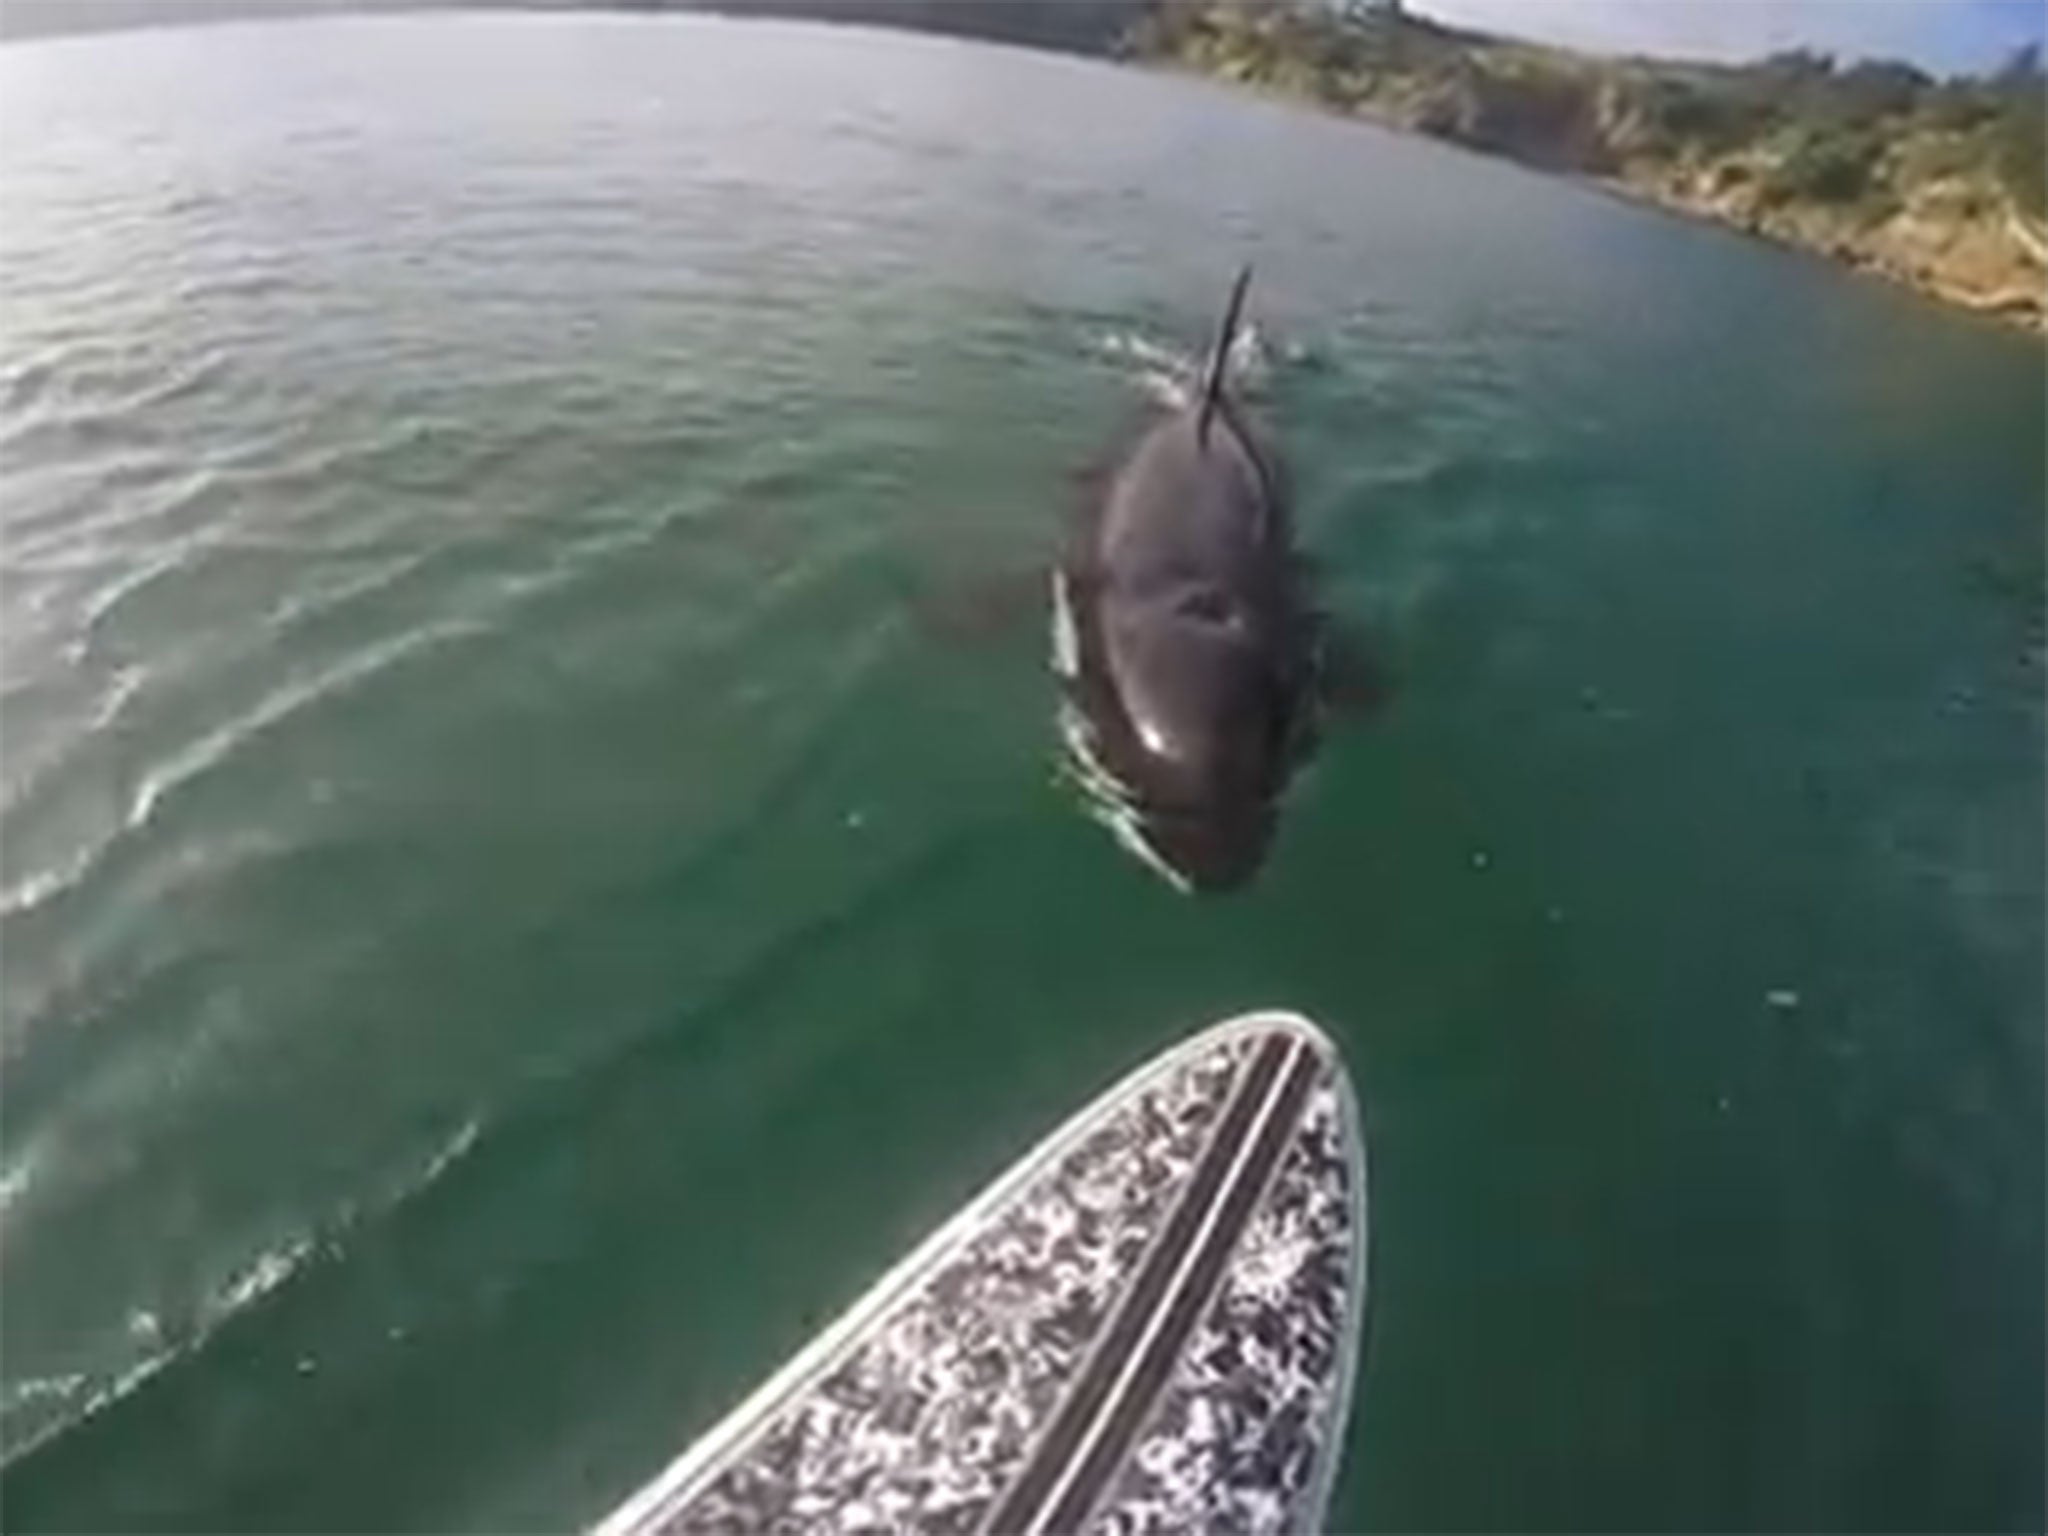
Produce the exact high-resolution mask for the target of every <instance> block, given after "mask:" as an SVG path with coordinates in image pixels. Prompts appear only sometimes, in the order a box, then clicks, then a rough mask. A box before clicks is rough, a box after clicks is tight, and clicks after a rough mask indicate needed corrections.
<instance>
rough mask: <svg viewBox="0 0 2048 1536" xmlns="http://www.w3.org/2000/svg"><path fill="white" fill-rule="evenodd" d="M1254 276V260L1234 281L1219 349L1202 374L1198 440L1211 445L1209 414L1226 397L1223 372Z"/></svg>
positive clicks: (1215, 351) (1220, 334) (1242, 269)
mask: <svg viewBox="0 0 2048 1536" xmlns="http://www.w3.org/2000/svg"><path fill="white" fill-rule="evenodd" d="M1251 280H1252V269H1251V263H1250V262H1246V263H1245V264H1244V265H1243V266H1241V267H1239V268H1238V269H1237V281H1236V282H1234V283H1232V284H1231V285H1230V302H1229V304H1227V305H1226V306H1224V310H1223V325H1222V328H1221V329H1220V330H1218V331H1217V333H1216V347H1215V350H1214V351H1212V352H1211V353H1210V354H1209V370H1208V372H1207V373H1206V374H1204V375H1203V378H1202V394H1201V399H1200V401H1199V403H1198V405H1197V408H1196V415H1195V443H1196V445H1197V446H1198V447H1202V448H1206V447H1208V446H1209V418H1210V417H1212V416H1214V415H1215V414H1216V404H1217V402H1218V401H1219V400H1220V399H1222V397H1223V375H1224V374H1225V372H1227V371H1228V369H1229V366H1230V344H1231V343H1232V342H1234V341H1236V340H1237V317H1238V314H1239V312H1240V311H1242V310H1243V308H1244V291H1245V289H1246V288H1247V287H1249V286H1250V284H1251Z"/></svg>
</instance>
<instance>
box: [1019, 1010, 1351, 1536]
mask: <svg viewBox="0 0 2048 1536" xmlns="http://www.w3.org/2000/svg"><path fill="white" fill-rule="evenodd" d="M1322 1065H1323V1063H1322V1059H1321V1055H1320V1053H1319V1052H1318V1051H1316V1049H1315V1048H1314V1047H1313V1046H1312V1045H1310V1044H1309V1043H1308V1042H1307V1041H1306V1040H1304V1039H1302V1038H1301V1037H1299V1036H1297V1035H1294V1034H1291V1033H1288V1032H1284V1031H1275V1032H1274V1033H1272V1034H1270V1035H1268V1036H1267V1037H1266V1038H1265V1040H1264V1041H1262V1042H1261V1044H1260V1046H1259V1049H1258V1051H1257V1053H1256V1054H1255V1055H1254V1056H1253V1059H1252V1063H1251V1066H1250V1068H1249V1069H1248V1070H1247V1071H1246V1072H1245V1074H1244V1077H1243V1080H1242V1082H1241V1083H1240V1084H1239V1086H1238V1089H1237V1091H1236V1093H1235V1095H1234V1096H1233V1097H1232V1099H1231V1102H1230V1105H1229V1107H1228V1109H1227V1110H1226V1111H1225V1113H1224V1116H1223V1118H1222V1120H1221V1121H1220V1122H1219V1123H1218V1125H1217V1128H1216V1133H1215V1135H1214V1136H1213V1138H1212V1139H1211V1140H1210V1142H1209V1146H1208V1148H1207V1149H1206V1151H1205V1152H1204V1153H1203V1155H1202V1160H1201V1163H1200V1165H1199V1166H1198V1167H1197V1168H1196V1170H1195V1174H1194V1177H1193V1178H1192V1179H1191V1180H1190V1181H1189V1183H1188V1188H1187V1191H1186V1193H1185V1194H1184V1195H1183V1196H1182V1198H1181V1201H1180V1204H1179V1205H1178V1206H1177V1207H1176V1208H1175V1210H1174V1213H1173V1216H1172V1218H1171V1220H1170V1221H1169V1222H1168V1224H1167V1227H1166V1230H1165V1231H1164V1232H1163V1233H1162V1234H1161V1235H1160V1239H1159V1241H1158V1243H1157V1244H1156V1245H1155V1246H1154V1248H1153V1250H1152V1252H1151V1254H1150V1255H1148V1256H1147V1258H1146V1260H1145V1263H1144V1265H1143V1267H1142V1268H1141V1269H1140V1271H1139V1274H1138V1278H1137V1280H1136V1282H1135V1283H1134V1284H1133V1285H1132V1287H1131V1290H1130V1292H1129V1294H1128V1295H1127V1296H1126V1298H1125V1300H1124V1303H1123V1305H1122V1307H1120V1308H1119V1309H1118V1312H1117V1315H1116V1318H1115V1320H1114V1321H1113V1322H1112V1323H1111V1325H1110V1327H1109V1329H1108V1331H1107V1332H1106V1333H1105V1335H1104V1337H1103V1340H1102V1343H1101V1345H1100V1346H1099V1347H1098V1349H1097V1351H1096V1353H1095V1355H1094V1357H1093V1359H1091V1361H1090V1362H1089V1364H1088V1366H1087V1368H1086V1369H1085V1370H1084V1371H1083V1372H1082V1376H1081V1379H1080V1381H1079V1382H1077V1383H1076V1384H1075V1387H1074V1389H1073V1391H1072V1393H1071V1394H1070V1395H1069V1397H1068V1399H1067V1401H1066V1402H1065V1403H1064V1404H1062V1405H1061V1408H1060V1411H1059V1414H1058V1415H1057V1417H1056V1418H1055V1419H1054V1421H1053V1424H1052V1427H1051V1428H1050V1429H1049V1430H1048V1431H1047V1433H1046V1436H1045V1438H1044V1439H1043V1440H1042V1441H1041V1442H1040V1443H1039V1445H1038V1447H1037V1449H1036V1450H1035V1451H1034V1452H1033V1454H1032V1457H1031V1460H1030V1462H1029V1463H1028V1464H1027V1465H1026V1467H1025V1469H1024V1471H1023V1472H1022V1473H1021V1474H1020V1475H1019V1476H1018V1478H1017V1480H1016V1481H1015V1482H1014V1483H1012V1484H1011V1485H1010V1488H1009V1491H1008V1492H1007V1493H1006V1494H1005V1495H1004V1496H1003V1498H1002V1499H1001V1500H1000V1501H999V1502H998V1504H997V1506H996V1508H995V1510H994V1512H993V1513H992V1514H991V1515H990V1516H989V1519H988V1522H987V1524H986V1525H985V1526H984V1527H983V1529H984V1530H985V1531H988V1532H1000V1533H1012V1532H1028V1531H1040V1530H1053V1531H1066V1530H1072V1529H1075V1528H1077V1527H1078V1526H1079V1525H1080V1523H1081V1521H1082V1520H1083V1518H1084V1517H1085V1516H1086V1515H1087V1512H1088V1510H1089V1508H1090V1506H1091V1505H1092V1504H1093V1503H1094V1502H1095V1499H1096V1497H1097V1495H1098V1494H1099V1493H1100V1491H1101V1489H1102V1487H1103V1485H1104V1484H1105V1483H1106V1482H1107V1481H1108V1479H1109V1477H1110V1476H1111V1474H1113V1473H1114V1472H1115V1470H1116V1468H1117V1467H1118V1466H1119V1465H1120V1464H1121V1463H1122V1461H1123V1457H1124V1453H1125V1452H1126V1451H1127V1450H1128V1448H1129V1444H1130V1441H1131V1440H1132V1439H1133V1438H1134V1437H1135V1435H1136V1434H1137V1432H1138V1430H1139V1429H1140V1428H1141V1427H1142V1425H1143V1423H1144V1420H1145V1417H1146V1413H1147V1410H1148V1409H1149V1408H1150V1406H1151V1403H1152V1400H1153V1398H1154V1397H1155V1396H1156V1395H1157V1393H1158V1390H1159V1388H1160V1387H1161V1386H1162V1385H1163V1384H1164V1381H1165V1379H1166V1376H1167V1374H1168V1373H1169V1372H1170V1371H1171V1370H1172V1368H1173V1365H1174V1362H1175V1361H1176V1360H1178V1359H1179V1357H1180V1352H1181V1348H1182V1346H1183V1345H1184V1344H1185V1343H1186V1341H1187V1337H1188V1335H1189V1333H1190V1332H1191V1331H1192V1330H1193V1328H1194V1325H1195V1323H1196V1321H1197V1320H1198V1319H1199V1318H1200V1316H1201V1314H1202V1311H1203V1308H1204V1306H1205V1304H1206V1302H1207V1300H1208V1298H1209V1295H1210V1293H1211V1292H1212V1291H1213V1289H1214V1288H1215V1284H1216V1281H1217V1280H1218V1278H1219V1277H1220V1276H1221V1274H1222V1272H1223V1267H1224V1265H1225V1264H1226V1263H1228V1261H1229V1258H1230V1255H1231V1253H1232V1252H1233V1251H1234V1250H1235V1248H1236V1246H1237V1239H1238V1237H1239V1235H1240V1234H1241V1233H1242V1231H1243V1228H1244V1223H1245V1221H1246V1220H1247V1218H1248V1217H1249V1216H1250V1213H1251V1209H1252V1207H1253V1205H1254V1204H1255V1203H1256V1202H1257V1200H1258V1197H1259V1195H1260V1194H1261V1192H1263V1190H1264V1189H1265V1185H1266V1177H1267V1175H1268V1174H1269V1173H1271V1171H1272V1169H1273V1166H1274V1165H1275V1164H1276V1163H1277V1162H1278V1160H1279V1157H1280V1153H1281V1151H1282V1149H1283V1148H1284V1147H1285V1146H1286V1145H1287V1142H1288V1139H1289V1137H1290V1136H1291V1135H1292V1133H1293V1130H1294V1127H1295V1123H1296V1121H1297V1120H1298V1119H1299V1118H1300V1113H1301V1108H1302V1105H1303V1103H1304V1102H1305V1101H1306V1099H1307V1097H1308V1093H1309V1090H1310V1088H1311V1087H1313V1086H1314V1083H1315V1080H1316V1078H1317V1077H1318V1075H1320V1073H1321V1070H1322ZM1283 1069H1285V1070H1284V1080H1280V1081H1277V1082H1276V1079H1282V1077H1283ZM1250 1136H1256V1137H1257V1141H1256V1144H1255V1145H1254V1146H1252V1147H1251V1148H1250V1149H1249V1151H1247V1149H1246V1148H1245V1141H1246V1138H1247V1137H1250ZM1240 1154H1243V1155H1242V1156H1240ZM1219 1202H1220V1206H1219ZM1212 1210H1214V1211H1215V1213H1216V1220H1215V1221H1214V1223H1213V1225H1211V1226H1210V1227H1209V1230H1208V1231H1207V1233H1206V1235H1204V1236H1203V1237H1202V1238H1201V1246H1200V1249H1199V1251H1197V1252H1195V1253H1193V1254H1192V1255H1190V1249H1191V1248H1193V1247H1194V1245H1195V1244H1196V1242H1197V1234H1198V1233H1200V1232H1201V1231H1202V1227H1203V1224H1204V1222H1205V1220H1206V1219H1207V1218H1208V1217H1209V1216H1210V1214H1211V1212H1212ZM1176 1281H1178V1282H1179V1283H1178V1285H1177V1286H1176V1284H1175V1282H1176ZM1169 1292H1171V1294H1169ZM1162 1307H1163V1308H1165V1309H1166V1313H1165V1316H1164V1318H1163V1319H1162V1320H1160V1321H1159V1325H1158V1327H1157V1329H1156V1331H1154V1332H1152V1333H1151V1336H1150V1338H1149V1339H1147V1338H1146V1332H1147V1330H1148V1328H1149V1327H1151V1326H1152V1324H1153V1322H1154V1320H1155V1319H1156V1318H1158V1317H1159V1313H1160V1309H1161V1308H1162ZM1141 1340H1142V1341H1143V1342H1142V1343H1141ZM1139 1349H1142V1350H1143V1358H1142V1359H1140V1360H1138V1361H1137V1362H1136V1363H1135V1365H1133V1362H1132V1354H1133V1352H1134V1351H1136V1350H1139ZM1127 1367H1129V1368H1130V1369H1129V1370H1128V1372H1127V1369H1126V1368H1127ZM1127 1375H1128V1380H1127V1379H1126V1376H1127ZM1120 1387H1121V1388H1122V1391H1121V1395H1120V1396H1118V1395H1116V1394H1117V1392H1118V1389H1119V1388H1120ZM1084 1447H1085V1448H1084ZM1077 1453H1078V1454H1080V1455H1082V1456H1083V1458H1084V1460H1083V1463H1082V1465H1080V1466H1079V1467H1078V1468H1076V1469H1075V1470H1074V1473H1073V1475H1072V1476H1071V1477H1068V1476H1066V1473H1067V1469H1068V1466H1069V1464H1070V1462H1071V1460H1072V1458H1073V1457H1074V1456H1075V1455H1076V1454H1077ZM1048 1501H1050V1504H1049V1505H1048Z"/></svg>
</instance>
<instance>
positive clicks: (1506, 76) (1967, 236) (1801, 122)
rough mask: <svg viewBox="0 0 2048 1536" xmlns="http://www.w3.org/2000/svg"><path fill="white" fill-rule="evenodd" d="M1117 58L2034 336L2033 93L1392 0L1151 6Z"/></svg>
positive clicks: (2030, 72) (2005, 75)
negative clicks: (1791, 258) (1468, 158)
mask: <svg viewBox="0 0 2048 1536" xmlns="http://www.w3.org/2000/svg"><path fill="white" fill-rule="evenodd" d="M1122 47H1123V49H1124V51H1125V52H1126V53H1127V54H1128V55H1129V56H1132V57H1135V58H1138V59H1143V60H1148V61H1152V62H1155V63H1160V64H1166V65H1170V66H1174V67H1179V68H1184V69H1190V70H1195V71H1199V72H1202V73H1205V74H1211V75H1216V76H1219V77H1221V78H1224V79H1228V80H1233V81H1238V82H1241V83H1243V84H1246V85H1248V86H1252V87H1256V88H1258V89H1262V90H1267V91H1273V92H1277V93H1280V94H1283V95H1287V96H1291V97H1296V98H1299V99H1302V100H1306V101H1311V102H1314V103H1316V104H1318V105H1320V106H1323V107H1325V108H1328V109H1331V110H1334V111H1338V112H1344V113H1352V114H1356V115H1359V116H1363V117H1368V118H1372V119H1374V120H1377V121H1380V122H1383V123H1388V124H1391V125H1394V126H1397V127H1401V128H1405V129H1410V130H1413V131H1416V132H1420V133H1426V134H1431V135H1434V136H1436V137H1439V138H1444V139H1448V140H1452V141H1454V142H1457V143H1460V144H1463V145H1466V146H1468V147H1470V148H1473V149H1478V150H1483V151H1487V152H1489V153H1494V154H1501V155H1507V156H1511V157H1512V158H1514V159H1517V160H1521V161H1524V162H1527V163H1529V164H1531V165H1536V166H1540V167H1543V168H1545V169H1549V170H1556V171H1564V172H1570V173H1574V174H1578V175H1583V176H1588V177H1594V178H1598V179H1599V180H1601V181H1602V182H1604V183H1606V184H1609V185H1611V186H1613V187H1615V188H1617V189H1620V190H1624V191H1627V192H1629V193H1632V194H1634V195H1638V196H1641V197H1645V198H1648V199H1650V200H1652V201H1655V202H1658V203H1661V204H1665V205H1667V206H1671V207H1674V208H1678V209H1682V210H1685V211H1688V212H1692V213H1697V214H1703V215H1706V216H1708V217H1712V218H1716V219H1720V220H1724V221H1726V222H1728V223H1732V224H1735V225H1738V226H1740V227H1742V228H1744V229H1748V230H1751V231H1754V232H1756V233H1758V234H1762V235H1766V236H1769V237H1772V238H1774V239H1778V240H1782V241H1785V242H1788V243H1791V244H1794V245H1800V246H1805V247H1809V248H1812V249H1815V250H1819V251H1821V252H1823V253H1825V254H1828V255H1830V256H1834V257H1837V258H1839V259H1841V260H1844V261H1847V262H1849V263H1851V264H1853V265H1856V266H1860V267H1865V268H1869V269H1872V270H1875V271H1878V272H1882V273H1884V274H1886V275H1888V276H1891V277H1894V278H1897V279H1900V280H1902V281H1905V282H1909V283H1912V284H1914V285H1916V286H1919V287H1922V288H1925V289H1928V290H1930V291H1932V292H1934V293H1936V294H1939V295H1940V296H1942V297H1944V298H1947V299H1950V300H1952V301H1954V302H1958V303H1962V304H1966V305H1969V306H1970V307H1972V308H1977V309H1982V310H1986V311H1989V312H1992V313H1995V314H1998V315H2000V316H2002V317H2005V318H2007V319H2010V320H2013V321H2015V322H2018V323H2020V324H2023V325H2026V326H2029V327H2030V328H2034V329H2037V330H2038V329H2041V328H2042V327H2043V325H2044V269H2048V228H2044V226H2043V223H2042V220H2043V216H2044V212H2048V210H2044V176H2048V172H2044V167H2043V144H2044V134H2048V128H2044V123H2043V101H2044V81H2043V74H2042V64H2041V57H2040V52H2039V50H2038V49H2037V48H2029V49H2025V50H2022V51H2021V52H2020V53H2018V54H2016V55H2014V56H2013V57H2012V58H2011V59H2010V60H2009V61H2008V62H2007V63H2006V64H2005V65H2004V66H2003V67H2002V68H2000V69H1998V70H1996V71H1995V72H1993V73H1990V74H1988V75H1984V76H1978V77H1961V78H1952V79H1936V78H1934V77H1932V76H1930V75H1928V74H1926V73H1924V72H1923V71H1921V70H1919V69H1917V68H1915V67H1914V66H1912V65H1910V64H1905V63H1898V62H1885V61H1864V62H1857V63H1852V64H1838V63H1837V62H1836V61H1835V60H1834V59H1832V58H1830V57H1829V56H1827V55H1825V54H1820V53H1815V52H1811V51H1805V50H1800V51H1792V52H1786V53H1779V54H1776V55H1773V56H1771V57H1768V58H1764V59H1761V60H1757V61H1755V62H1753V63H1745V64H1717V63H1694V62H1676V61H1668V60H1656V59H1646V58H1608V57H1601V56H1596V55H1591V54H1585V53H1580V52H1575V51H1572V50H1568V49H1562V48H1553V47H1546V46H1540V45H1536V44H1531V43H1526V42H1521V41H1515V40H1511V39H1506V38H1499V37H1492V36H1487V35H1484V34H1480V33H1475V32H1469V31H1464V30H1460V29H1457V28H1453V27H1447V26H1444V25H1441V24H1439V23H1437V22H1434V21H1432V20H1429V19H1428V18H1426V17H1423V16H1419V15H1416V14H1413V13H1411V12H1409V11H1408V10H1406V9H1405V8H1404V7H1402V6H1401V5H1399V4H1398V3H1386V0H1379V3H1370V4H1367V3H1352V4H1348V5H1338V4H1328V3H1319V0H1160V3H1156V4H1153V5H1151V6H1149V7H1147V8H1146V9H1145V13H1144V15H1143V16H1142V17H1141V18H1140V19H1139V20H1137V21H1136V22H1135V23H1134V25H1133V26H1132V28H1131V29H1130V31H1129V32H1128V33H1127V34H1126V35H1125V37H1124V39H1123V40H1122Z"/></svg>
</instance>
